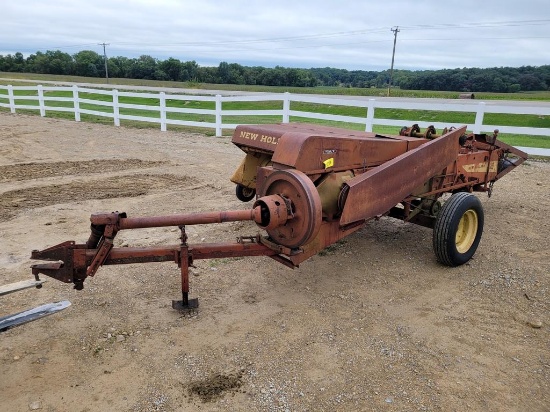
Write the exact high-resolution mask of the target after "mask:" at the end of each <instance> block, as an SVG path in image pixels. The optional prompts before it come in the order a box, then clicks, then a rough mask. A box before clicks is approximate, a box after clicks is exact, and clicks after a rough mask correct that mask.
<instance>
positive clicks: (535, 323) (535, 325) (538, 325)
mask: <svg viewBox="0 0 550 412" xmlns="http://www.w3.org/2000/svg"><path fill="white" fill-rule="evenodd" d="M527 324H528V325H529V326H531V327H532V328H535V329H540V328H542V322H541V321H540V320H538V319H533V320H528V321H527Z"/></svg>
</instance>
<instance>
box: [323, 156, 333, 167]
mask: <svg viewBox="0 0 550 412" xmlns="http://www.w3.org/2000/svg"><path fill="white" fill-rule="evenodd" d="M323 164H324V165H325V169H328V168H329V167H332V166H334V157H331V158H330V159H327V160H325V161H324V162H323Z"/></svg>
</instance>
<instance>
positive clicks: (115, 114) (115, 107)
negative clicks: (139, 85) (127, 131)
mask: <svg viewBox="0 0 550 412" xmlns="http://www.w3.org/2000/svg"><path fill="white" fill-rule="evenodd" d="M119 116H120V110H119V108H118V90H117V89H113V120H114V121H115V126H120V117H119Z"/></svg>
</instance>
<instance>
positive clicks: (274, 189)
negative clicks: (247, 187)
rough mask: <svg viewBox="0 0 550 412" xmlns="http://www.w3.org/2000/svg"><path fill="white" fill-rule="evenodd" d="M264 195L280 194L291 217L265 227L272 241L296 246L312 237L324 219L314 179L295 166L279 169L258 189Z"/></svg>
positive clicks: (303, 243)
mask: <svg viewBox="0 0 550 412" xmlns="http://www.w3.org/2000/svg"><path fill="white" fill-rule="evenodd" d="M258 193H259V195H260V199H258V200H257V202H260V201H261V200H262V199H261V198H262V197H266V196H273V195H278V196H281V197H282V198H283V199H284V200H285V203H286V204H287V209H288V220H286V221H285V223H284V224H281V225H279V226H277V227H275V228H266V231H267V233H268V234H269V236H271V238H272V240H273V241H274V242H275V243H277V244H280V245H282V246H286V247H289V248H292V249H294V248H297V247H300V246H302V245H305V244H307V243H308V242H309V241H310V240H311V239H313V238H314V237H315V236H316V235H317V233H318V232H319V229H320V228H321V222H322V205H321V198H320V197H319V193H318V192H317V188H316V187H315V185H314V184H313V182H312V181H311V179H310V178H309V177H308V176H307V175H306V174H305V173H303V172H300V171H299V170H295V169H287V170H276V171H274V172H272V173H271V174H270V175H269V176H268V177H267V178H266V180H265V181H264V182H263V184H262V187H261V188H260V189H259V192H258Z"/></svg>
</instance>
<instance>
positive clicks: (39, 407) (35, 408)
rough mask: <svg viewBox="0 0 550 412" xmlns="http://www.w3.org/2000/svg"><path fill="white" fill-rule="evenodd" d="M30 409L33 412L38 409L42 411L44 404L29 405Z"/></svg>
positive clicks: (32, 403)
mask: <svg viewBox="0 0 550 412" xmlns="http://www.w3.org/2000/svg"><path fill="white" fill-rule="evenodd" d="M29 409H30V410H31V411H36V410H37V409H42V402H40V401H34V402H31V403H29Z"/></svg>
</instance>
